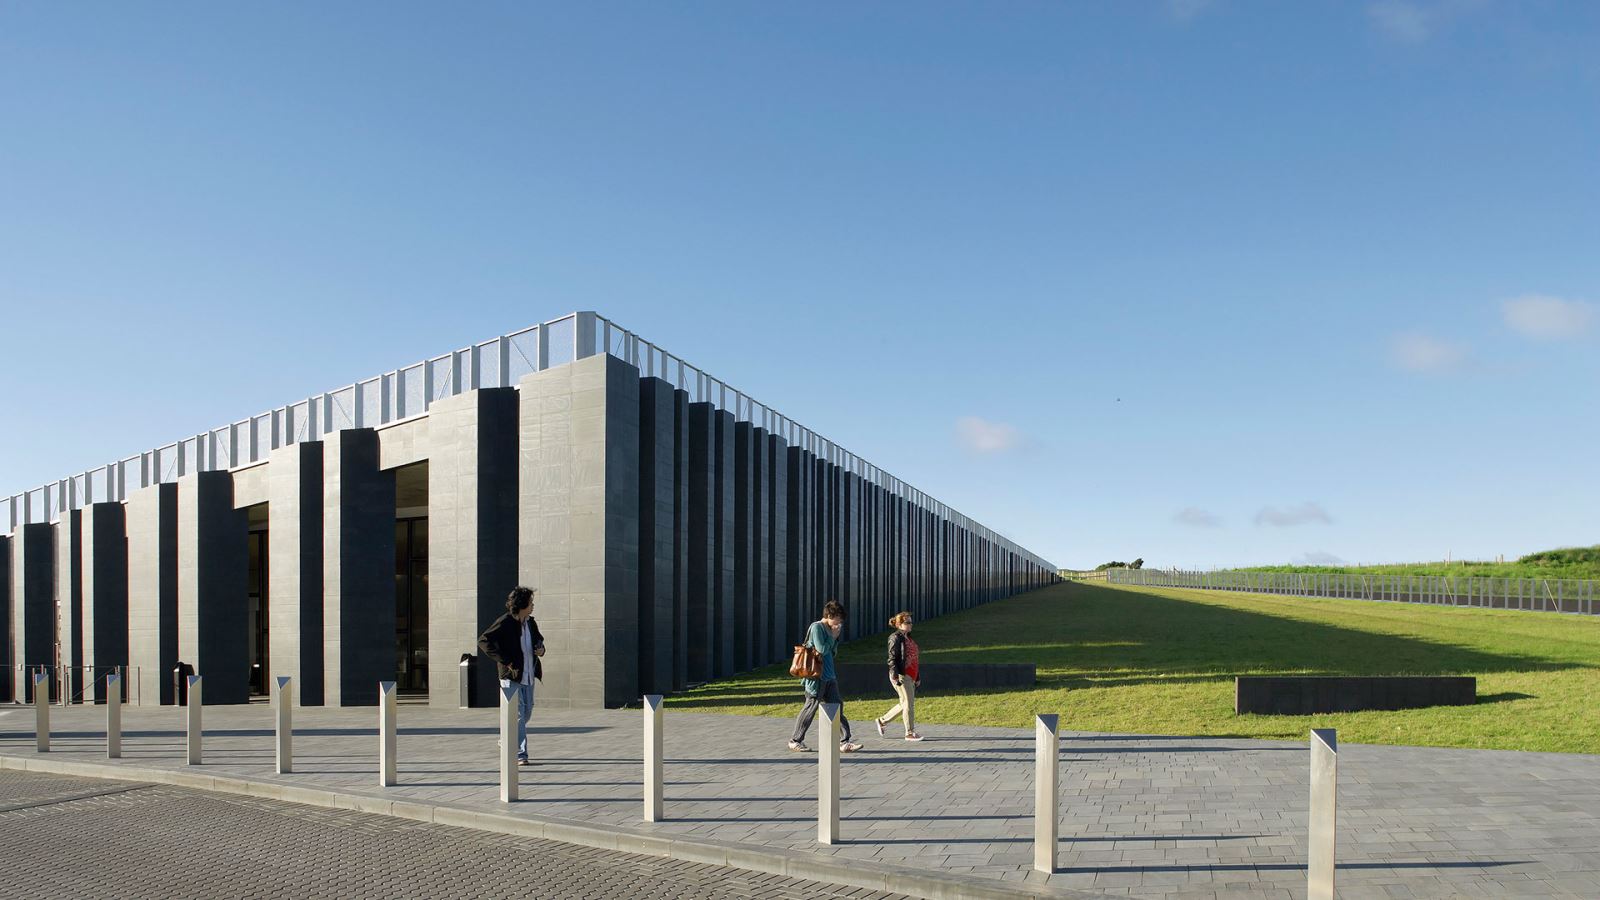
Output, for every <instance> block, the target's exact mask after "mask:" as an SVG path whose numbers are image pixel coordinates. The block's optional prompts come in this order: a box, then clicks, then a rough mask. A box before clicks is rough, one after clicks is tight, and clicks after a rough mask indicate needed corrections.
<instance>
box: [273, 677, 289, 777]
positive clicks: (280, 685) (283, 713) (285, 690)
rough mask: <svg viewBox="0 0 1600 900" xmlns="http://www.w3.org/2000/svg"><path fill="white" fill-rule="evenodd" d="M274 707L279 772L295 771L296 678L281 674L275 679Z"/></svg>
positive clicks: (284, 773) (285, 773) (282, 773)
mask: <svg viewBox="0 0 1600 900" xmlns="http://www.w3.org/2000/svg"><path fill="white" fill-rule="evenodd" d="M272 708H273V712H275V713H277V719H278V753H277V757H278V759H277V763H278V765H277V772H278V774H279V775H288V774H289V773H290V772H293V771H294V679H292V678H290V677H289V676H288V675H279V676H278V677H277V678H274V679H273V689H272Z"/></svg>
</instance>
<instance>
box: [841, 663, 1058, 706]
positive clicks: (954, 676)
mask: <svg viewBox="0 0 1600 900" xmlns="http://www.w3.org/2000/svg"><path fill="white" fill-rule="evenodd" d="M835 671H836V672H837V673H838V675H839V692H840V693H841V694H843V695H844V696H845V698H846V699H850V698H861V697H880V696H881V697H885V698H888V697H893V696H894V688H893V687H892V686H890V684H889V667H888V666H886V665H868V664H863V663H850V664H848V665H843V664H841V665H839V666H837V667H836V668H835ZM918 675H920V676H921V678H922V690H924V691H970V690H976V689H985V688H986V689H991V690H998V689H1004V688H1019V687H1033V682H1034V666H1033V665H1032V664H1031V663H1030V664H1022V663H1015V664H1012V663H1004V664H985V663H923V664H922V665H921V666H920V667H919V671H918Z"/></svg>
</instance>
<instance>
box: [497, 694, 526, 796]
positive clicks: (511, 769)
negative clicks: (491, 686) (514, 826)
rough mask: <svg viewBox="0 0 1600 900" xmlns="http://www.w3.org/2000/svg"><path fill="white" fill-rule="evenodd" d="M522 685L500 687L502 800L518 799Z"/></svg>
mask: <svg viewBox="0 0 1600 900" xmlns="http://www.w3.org/2000/svg"><path fill="white" fill-rule="evenodd" d="M520 688H521V686H520V685H518V684H515V683H513V684H511V685H510V686H505V685H502V686H501V688H500V802H501V803H512V802H514V801H515V800H516V799H517V692H518V690H520Z"/></svg>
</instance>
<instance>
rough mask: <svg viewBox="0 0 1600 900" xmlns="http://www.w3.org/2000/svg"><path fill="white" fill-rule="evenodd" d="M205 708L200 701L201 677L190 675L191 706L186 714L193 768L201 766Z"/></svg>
mask: <svg viewBox="0 0 1600 900" xmlns="http://www.w3.org/2000/svg"><path fill="white" fill-rule="evenodd" d="M203 708H204V705H203V703H202V702H201V699H200V676H199V675H190V676H189V705H188V707H186V712H187V714H188V715H187V718H188V721H189V739H188V746H189V765H191V766H198V765H200V752H201V747H200V734H201V722H200V710H201V709H203Z"/></svg>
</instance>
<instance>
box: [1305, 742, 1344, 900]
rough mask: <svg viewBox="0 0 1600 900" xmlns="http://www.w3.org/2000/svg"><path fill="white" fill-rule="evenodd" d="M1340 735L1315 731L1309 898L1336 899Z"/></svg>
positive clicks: (1308, 851) (1308, 841) (1308, 844)
mask: <svg viewBox="0 0 1600 900" xmlns="http://www.w3.org/2000/svg"><path fill="white" fill-rule="evenodd" d="M1338 784H1339V736H1338V732H1337V731H1335V730H1334V729H1332V728H1313V729H1312V730H1311V815H1310V822H1309V827H1308V828H1307V829H1306V830H1307V834H1306V897H1307V900H1333V860H1334V823H1335V820H1336V819H1337V816H1336V809H1337V806H1338Z"/></svg>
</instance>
